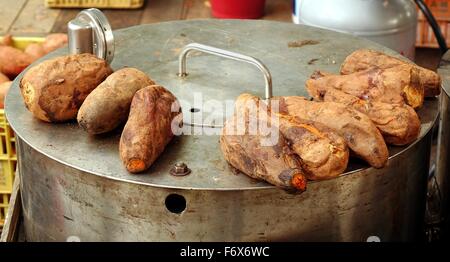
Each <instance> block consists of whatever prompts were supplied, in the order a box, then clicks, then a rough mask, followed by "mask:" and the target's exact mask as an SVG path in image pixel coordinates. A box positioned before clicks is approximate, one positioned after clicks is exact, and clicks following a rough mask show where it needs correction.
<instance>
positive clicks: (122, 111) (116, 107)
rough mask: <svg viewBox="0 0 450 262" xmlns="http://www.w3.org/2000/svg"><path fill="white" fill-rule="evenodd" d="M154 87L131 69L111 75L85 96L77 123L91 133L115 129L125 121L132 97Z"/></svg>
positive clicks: (145, 76)
mask: <svg viewBox="0 0 450 262" xmlns="http://www.w3.org/2000/svg"><path fill="white" fill-rule="evenodd" d="M154 84H155V82H153V80H151V79H150V78H149V77H148V76H147V75H146V74H145V73H143V72H141V71H139V70H137V69H134V68H124V69H120V70H118V71H116V72H114V73H112V74H111V75H110V76H108V78H106V80H105V81H104V82H103V83H101V84H100V85H99V86H98V87H97V88H96V89H94V91H92V92H91V93H90V94H89V95H88V96H87V97H86V99H85V100H84V102H83V104H82V105H81V107H80V110H79V111H78V116H77V120H78V123H79V124H80V126H81V127H83V129H84V130H86V131H87V132H88V133H90V134H101V133H106V132H109V131H111V130H113V129H115V128H116V127H117V126H119V125H120V124H121V123H124V122H125V121H126V120H127V118H128V114H129V112H130V105H131V100H132V99H133V96H134V94H135V93H136V92H137V91H138V90H139V89H141V88H144V87H146V86H150V85H154Z"/></svg>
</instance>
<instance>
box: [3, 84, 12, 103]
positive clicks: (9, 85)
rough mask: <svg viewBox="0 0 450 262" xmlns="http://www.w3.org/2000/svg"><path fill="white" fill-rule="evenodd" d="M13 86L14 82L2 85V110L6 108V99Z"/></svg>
mask: <svg viewBox="0 0 450 262" xmlns="http://www.w3.org/2000/svg"><path fill="white" fill-rule="evenodd" d="M11 85H12V81H9V82H4V83H1V84H0V108H4V107H5V97H6V94H8V91H9V88H10V87H11Z"/></svg>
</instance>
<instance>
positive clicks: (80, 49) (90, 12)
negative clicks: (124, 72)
mask: <svg viewBox="0 0 450 262" xmlns="http://www.w3.org/2000/svg"><path fill="white" fill-rule="evenodd" d="M67 33H68V36H69V53H70V54H82V53H91V54H94V55H96V56H97V57H99V58H102V59H104V60H106V61H107V62H108V63H111V62H112V60H113V59H114V35H113V33H112V29H111V26H110V24H109V22H108V19H107V18H106V16H105V15H104V14H103V13H102V12H101V11H100V10H98V9H95V8H90V9H86V10H83V11H81V12H80V13H79V14H78V15H77V17H76V18H75V19H73V20H72V21H70V22H69V23H68V24H67Z"/></svg>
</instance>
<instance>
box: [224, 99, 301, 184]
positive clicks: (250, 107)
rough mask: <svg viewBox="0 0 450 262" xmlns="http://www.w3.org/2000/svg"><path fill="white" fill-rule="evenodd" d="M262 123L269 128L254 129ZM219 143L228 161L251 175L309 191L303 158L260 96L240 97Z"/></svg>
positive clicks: (225, 125)
mask: <svg viewBox="0 0 450 262" xmlns="http://www.w3.org/2000/svg"><path fill="white" fill-rule="evenodd" d="M258 124H261V125H264V127H266V128H267V130H265V132H260V131H259V130H258V131H257V130H254V129H253V127H255V126H257V125H258ZM263 133H264V134H263ZM265 133H267V134H271V135H266V134H265ZM273 134H274V136H272V135H273ZM219 142H220V148H221V151H222V154H223V156H224V158H225V160H226V161H227V162H228V163H229V164H230V165H231V166H232V167H234V168H236V169H237V170H239V171H240V172H242V173H244V174H246V175H247V176H249V177H251V178H254V179H257V180H261V181H266V182H268V183H270V184H272V185H275V186H277V187H279V188H282V189H284V190H287V191H291V192H297V191H300V192H302V191H304V190H306V175H305V174H304V172H303V170H302V168H301V164H300V159H299V157H298V156H297V155H296V154H295V153H294V151H293V150H291V148H290V147H289V145H288V142H287V141H286V139H285V138H284V137H283V136H282V135H280V134H279V131H278V127H277V126H275V125H273V123H271V119H270V116H269V115H268V114H267V111H266V110H265V108H263V107H260V104H259V99H258V98H256V97H254V96H251V95H249V94H242V95H240V96H239V97H238V99H237V100H236V103H235V113H234V114H233V116H232V117H230V118H229V119H227V121H226V122H225V124H224V127H223V129H222V134H221V136H220V139H219Z"/></svg>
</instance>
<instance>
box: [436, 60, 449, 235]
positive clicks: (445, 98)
mask: <svg viewBox="0 0 450 262" xmlns="http://www.w3.org/2000/svg"><path fill="white" fill-rule="evenodd" d="M438 72H439V75H440V76H441V78H442V90H443V92H442V93H441V101H440V102H441V103H440V115H439V136H438V154H437V162H436V178H437V183H438V185H439V192H440V194H441V210H442V213H441V215H442V218H443V222H444V234H445V236H444V237H445V238H446V239H450V221H449V220H450V51H447V52H446V53H445V54H444V56H443V57H442V60H441V64H440V66H439V69H438Z"/></svg>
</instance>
